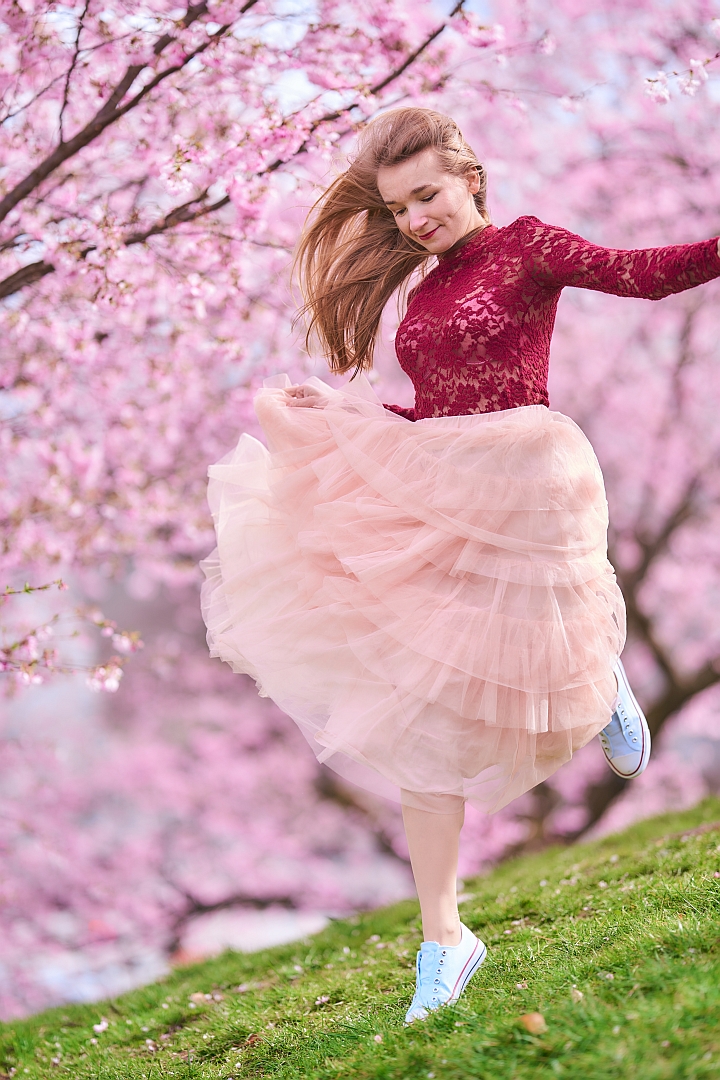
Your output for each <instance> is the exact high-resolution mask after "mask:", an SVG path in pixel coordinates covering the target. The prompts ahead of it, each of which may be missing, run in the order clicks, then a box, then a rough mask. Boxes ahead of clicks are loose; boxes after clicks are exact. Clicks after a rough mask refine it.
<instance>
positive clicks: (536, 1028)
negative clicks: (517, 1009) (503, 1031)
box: [520, 1012, 548, 1035]
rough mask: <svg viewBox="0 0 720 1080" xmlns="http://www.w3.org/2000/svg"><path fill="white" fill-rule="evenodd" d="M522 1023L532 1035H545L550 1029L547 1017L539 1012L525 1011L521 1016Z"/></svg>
mask: <svg viewBox="0 0 720 1080" xmlns="http://www.w3.org/2000/svg"><path fill="white" fill-rule="evenodd" d="M520 1023H521V1024H522V1026H523V1027H524V1028H525V1030H526V1031H529V1032H530V1034H531V1035H543V1034H544V1033H545V1032H546V1031H547V1029H548V1026H547V1024H546V1023H545V1017H544V1016H543V1014H542V1013H539V1012H531V1013H525V1015H524V1016H521V1017H520Z"/></svg>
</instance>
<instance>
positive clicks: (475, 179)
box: [465, 169, 480, 195]
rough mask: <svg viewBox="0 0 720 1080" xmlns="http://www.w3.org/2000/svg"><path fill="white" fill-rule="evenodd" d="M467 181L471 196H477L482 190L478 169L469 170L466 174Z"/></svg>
mask: <svg viewBox="0 0 720 1080" xmlns="http://www.w3.org/2000/svg"><path fill="white" fill-rule="evenodd" d="M465 179H466V180H467V185H468V188H469V189H470V194H471V195H477V193H478V191H479V190H480V173H479V172H478V171H477V169H468V171H467V172H466V173H465Z"/></svg>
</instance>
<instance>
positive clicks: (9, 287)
mask: <svg viewBox="0 0 720 1080" xmlns="http://www.w3.org/2000/svg"><path fill="white" fill-rule="evenodd" d="M257 2H258V0H248V2H247V3H246V4H245V5H244V7H243V8H242V9H241V12H240V14H243V13H244V12H245V11H247V10H249V8H251V7H253V6H254V4H256V3H257ZM464 3H465V0H460V2H459V3H457V4H456V5H455V7H454V8H453V10H452V11H451V12H450V15H449V16H448V18H447V20H446V21H445V22H444V23H442V24H441V25H440V26H438V27H436V28H435V30H433V32H432V33H431V34H429V35H428V36H427V37H426V38H425V40H424V41H423V42H422V44H421V45H419V46H418V48H417V49H415V50H414V51H413V52H412V53H410V55H409V56H407V57H406V58H405V59H404V60H403V62H402V63H401V64H400V65H399V66H398V67H396V68H395V69H394V70H393V71H391V72H390V73H389V74H388V75H387V76H385V78H383V79H381V80H380V82H378V83H376V84H375V85H374V86H372V87H371V88H370V93H371V94H378V93H380V92H381V91H382V90H384V89H385V88H386V87H388V86H389V85H390V84H391V83H392V82H394V81H395V80H396V79H399V78H400V76H401V75H402V74H403V73H404V72H405V71H407V69H408V68H409V67H410V66H411V64H413V63H414V62H415V60H417V59H418V57H419V56H421V55H422V53H423V52H424V51H425V50H426V49H427V48H428V47H429V46H430V45H431V44H432V42H433V41H435V40H436V38H438V37H439V36H440V34H441V33H442V32H443V30H445V29H446V28H447V27H448V25H449V23H450V20H451V19H452V18H453V17H454V16H455V15H457V14H458V12H460V11H461V10H462V8H463V6H464ZM205 7H206V5H205V4H200V5H198V6H197V7H196V8H191V9H189V12H188V14H190V13H191V12H192V13H193V18H196V17H197V15H195V14H194V13H195V12H198V13H200V14H201V13H202V12H201V10H200V9H203V10H204V9H205ZM187 17H188V16H186V18H187ZM187 25H189V23H188V24H187ZM225 29H226V28H225V27H223V28H222V29H221V30H220V31H218V32H217V35H220V34H221V32H224V31H225ZM217 35H214V36H217ZM171 40H173V39H172V37H170V36H169V35H166V36H165V37H164V38H161V39H160V40H159V41H158V43H157V45H156V49H158V48H159V47H160V46H161V45H162V48H165V46H166V45H167V44H168V43H169V42H170V41H171ZM203 48H207V44H206V45H205V46H203ZM199 51H201V50H197V52H199ZM197 52H196V53H194V54H193V55H197ZM189 59H191V57H187V58H186V59H185V61H183V66H184V64H186V63H187V62H188V60H189ZM179 69H180V68H179V67H178V68H176V69H172V70H179ZM128 70H130V69H128ZM169 73H170V70H168V72H164V73H161V74H162V77H163V78H164V77H165V76H166V74H169ZM135 77H136V76H134V77H133V79H134V78H135ZM126 79H127V76H126ZM159 80H160V77H159V76H158V79H157V80H154V81H153V83H151V84H148V86H147V87H145V88H144V89H143V90H142V91H141V92H140V94H139V95H138V96H137V98H133V99H132V101H130V102H128V103H127V105H125V106H123V110H122V113H124V112H127V111H129V109H130V108H134V106H135V104H137V101H138V100H139V98H140V96H141V95H144V94H145V93H147V92H149V90H150V89H152V88H153V86H154V85H157V82H158V81H159ZM124 81H126V80H124ZM121 85H122V84H121ZM121 85H120V86H118V88H117V89H116V92H115V94H116V95H117V93H119V91H120V89H121ZM129 85H130V84H128V85H127V87H126V89H125V90H123V92H122V94H121V95H120V97H119V98H117V100H118V101H119V100H122V96H123V95H124V93H125V92H126V90H127V89H128V88H129ZM111 100H112V99H111ZM109 105H110V102H108V103H107V104H106V105H105V106H104V107H103V108H104V109H107V108H108V107H109ZM353 107H354V106H353V105H348V106H347V108H346V109H342V110H336V111H333V112H328V113H325V114H324V115H323V116H321V117H319V118H318V119H317V120H315V121H314V122H313V123H312V124H311V126H310V128H309V131H308V135H307V138H306V139H305V140H304V141H303V142H302V143H301V145H300V146H298V147H297V149H296V150H294V151H293V153H292V154H291V155H290V157H287V158H277V159H276V160H275V161H273V162H271V163H270V164H269V165H267V166H266V167H265V168H264V169H263V170H261V172H259V173H258V174H257V175H258V176H259V177H261V176H266V175H269V174H271V173H273V172H276V171H277V169H279V168H280V167H281V166H282V165H286V164H287V163H288V162H289V161H292V160H293V159H294V158H296V157H298V156H299V155H300V154H304V153H306V152H307V151H308V150H309V147H310V138H311V136H312V135H313V134H314V133H315V131H317V129H318V128H319V127H320V126H321V125H322V124H327V123H331V122H332V121H333V120H339V119H340V118H341V117H342V116H345V115H347V113H348V112H349V111H350V110H351V109H352V108H353ZM113 108H114V106H113ZM101 112H102V110H101ZM119 115H121V113H120V112H119V111H116V112H114V113H113V114H112V118H111V119H110V120H109V121H108V122H109V123H112V122H114V120H115V119H117V118H118V117H119ZM98 116H100V113H98ZM96 121H97V117H96V118H95V121H93V122H96ZM106 126H107V125H106ZM88 127H90V125H88ZM84 130H87V129H84ZM80 134H82V132H81V133H80ZM343 134H345V132H343ZM93 137H94V136H93ZM76 138H77V136H76ZM88 141H90V140H88ZM65 145H70V144H65ZM58 149H59V148H58ZM74 152H75V151H74ZM68 156H70V155H68ZM49 160H50V159H48V161H49ZM32 175H34V174H31V176H32ZM29 179H30V178H29V177H28V178H27V180H28V181H29ZM38 182H39V181H38ZM18 186H19V185H18ZM15 190H17V188H16V189H15ZM30 190H32V189H30ZM10 194H11V195H12V194H14V193H13V192H11V193H10ZM206 196H207V191H204V192H202V193H201V194H200V195H198V196H196V197H195V198H194V199H190V200H189V201H188V202H186V203H183V204H182V205H181V206H178V207H176V208H175V209H174V210H171V211H170V213H169V214H166V216H165V217H164V218H162V219H161V220H160V221H157V222H155V224H154V225H151V226H149V227H148V228H147V229H143V230H138V231H136V232H133V233H129V234H128V235H127V236H126V238H125V240H124V243H125V244H126V245H128V246H130V245H131V244H142V243H144V242H145V241H146V240H148V239H149V238H150V237H151V236H159V235H161V234H162V233H165V232H167V231H168V230H169V229H173V228H175V227H176V226H177V225H180V224H184V223H189V222H193V221H198V220H199V219H200V218H203V217H207V215H208V214H213V213H215V212H216V211H218V210H221V209H222V208H223V207H225V206H227V205H228V204H229V203H230V197H229V196H228V195H224V196H223V197H222V198H220V199H217V200H216V201H215V202H213V203H209V204H207V205H205V206H197V204H198V203H200V202H202V200H203V199H204V198H205V197H206ZM6 198H9V196H6ZM20 198H24V195H22V196H21V197H20ZM16 201H17V202H19V201H20V199H17V200H16ZM4 202H5V200H3V201H2V202H0V221H1V220H2V216H3V204H4ZM194 206H195V207H196V209H192V208H193V207H194ZM6 212H9V211H6ZM94 250H95V247H94V245H92V246H89V247H87V248H85V249H84V250H83V251H82V252H81V256H82V257H83V258H84V257H85V256H86V255H88V254H89V253H90V252H91V251H94ZM33 267H34V268H36V270H37V276H36V277H33V276H32V273H31V272H30V271H31V268H33ZM54 269H55V267H54V266H52V264H50V263H46V262H37V263H31V264H30V265H29V266H27V267H23V272H25V274H26V276H25V277H21V276H19V274H20V273H21V272H20V271H18V272H17V273H15V274H11V275H10V276H9V277H7V278H5V279H4V280H2V281H0V299H2V298H3V297H5V296H10V295H11V294H12V293H14V292H17V291H18V290H19V289H22V288H24V287H25V285H30V284H32V283H33V282H34V281H37V280H39V278H41V277H44V276H45V274H49V273H52V272H53V270H54Z"/></svg>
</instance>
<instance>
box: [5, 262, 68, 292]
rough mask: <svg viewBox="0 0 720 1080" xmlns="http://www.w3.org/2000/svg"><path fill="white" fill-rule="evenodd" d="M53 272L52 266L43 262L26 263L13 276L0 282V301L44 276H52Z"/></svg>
mask: <svg viewBox="0 0 720 1080" xmlns="http://www.w3.org/2000/svg"><path fill="white" fill-rule="evenodd" d="M54 271H55V267H54V266H53V264H52V263H48V262H44V261H43V262H34V263H28V265H27V266H22V267H21V268H20V269H19V270H16V271H15V273H14V274H10V275H9V277H6V278H3V280H2V281H0V300H1V299H2V298H3V297H5V296H10V295H11V294H12V293H16V292H19V291H20V289H24V288H25V286H26V285H32V284H33V283H34V282H36V281H39V280H40V278H43V277H45V275H46V274H52V273H54Z"/></svg>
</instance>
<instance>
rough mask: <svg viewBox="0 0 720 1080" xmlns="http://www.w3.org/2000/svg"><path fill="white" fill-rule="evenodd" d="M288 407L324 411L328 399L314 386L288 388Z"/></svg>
mask: <svg viewBox="0 0 720 1080" xmlns="http://www.w3.org/2000/svg"><path fill="white" fill-rule="evenodd" d="M285 393H286V394H287V395H288V402H287V404H288V405H292V406H294V407H296V408H301V409H324V408H325V406H326V405H327V403H328V399H327V398H326V397H325V395H324V394H321V393H320V392H319V391H318V390H315V389H314V388H313V387H312V386H288V387H286V388H285Z"/></svg>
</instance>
